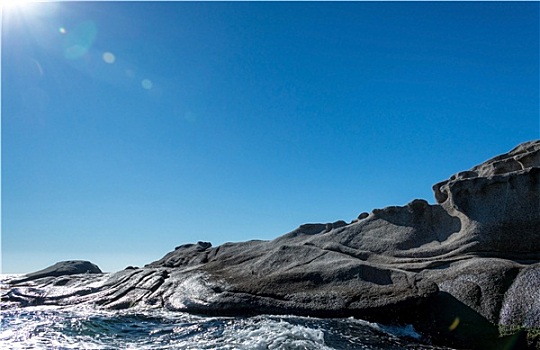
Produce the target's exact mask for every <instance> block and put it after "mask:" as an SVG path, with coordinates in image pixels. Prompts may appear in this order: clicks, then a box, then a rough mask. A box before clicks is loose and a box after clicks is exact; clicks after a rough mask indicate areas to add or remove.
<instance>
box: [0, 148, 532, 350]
mask: <svg viewBox="0 0 540 350" xmlns="http://www.w3.org/2000/svg"><path fill="white" fill-rule="evenodd" d="M433 190H434V193H435V199H436V201H437V203H436V204H433V205H431V204H429V203H428V202H426V201H424V200H413V201H412V202H410V203H409V204H407V205H405V206H392V207H387V208H383V209H375V210H373V212H372V213H369V214H367V213H362V214H360V215H359V217H358V219H355V220H353V221H352V222H351V223H347V222H345V221H336V222H334V223H328V224H304V225H301V226H300V227H298V228H297V229H295V230H293V231H292V232H290V233H287V234H285V235H283V236H281V237H278V238H276V239H274V240H272V241H248V242H242V243H226V244H223V245H221V246H218V247H212V245H211V244H210V243H208V242H198V243H195V244H185V245H181V246H179V247H176V249H175V250H174V251H171V252H170V253H168V254H166V255H165V256H164V257H163V258H161V259H160V260H157V261H154V262H152V263H150V264H148V265H146V266H145V267H144V268H141V269H135V268H131V269H126V270H124V271H120V272H116V273H113V274H102V273H100V272H101V271H98V270H99V268H97V266H96V268H97V270H87V271H78V272H77V273H78V274H72V273H67V272H66V271H65V269H64V270H62V269H61V268H60V266H56V265H55V266H56V267H55V266H53V267H51V268H48V269H46V270H42V271H40V272H36V273H34V274H30V275H28V276H26V277H25V278H23V279H20V280H17V281H12V283H11V285H9V286H8V287H6V288H5V290H4V291H3V300H4V301H7V302H12V303H16V304H17V305H22V306H24V305H35V304H54V305H72V304H94V305H97V306H100V307H106V308H113V309H119V308H129V307H161V308H167V309H170V310H178V311H187V312H195V313H203V314H212V315H246V314H261V313H266V314H297V315H310V316H318V317H344V316H355V317H361V318H364V319H368V320H374V321H379V322H401V323H412V324H414V325H415V327H417V329H419V330H421V331H423V332H425V334H428V335H430V336H431V337H432V338H433V340H434V341H435V342H437V341H444V342H445V343H446V344H451V345H454V346H458V347H459V346H464V347H476V348H483V347H484V346H485V345H486V344H492V343H489V342H493V344H499V343H500V342H503V341H504V338H501V337H500V336H499V330H498V327H499V326H504V327H510V328H512V329H518V328H527V329H531V328H540V299H539V298H540V294H539V292H538V291H539V290H540V229H539V228H540V140H536V141H531V142H527V143H523V144H521V145H519V146H518V147H516V148H514V149H513V150H511V151H510V152H508V153H506V154H503V155H500V156H497V157H495V158H492V159H490V160H488V161H486V162H484V163H482V164H480V165H478V166H475V167H474V168H472V169H470V170H468V171H463V172H460V173H457V174H456V175H453V176H452V177H450V179H448V180H446V181H443V182H440V183H438V184H436V185H434V186H433ZM79 263H80V264H82V263H81V262H79ZM85 263H88V262H85ZM62 264H63V266H67V265H69V263H67V262H64V263H62ZM62 264H61V265H62ZM88 264H90V263H88ZM88 264H85V265H84V266H86V267H88V266H90V265H93V264H90V265H88ZM94 266H95V265H94ZM83 270H84V269H83ZM68 272H69V271H68ZM80 273H82V274H80ZM456 320H458V323H457V326H456V327H454V326H452V327H450V325H456ZM498 342H499V343H498ZM490 346H491V345H490ZM493 346H494V348H496V345H493ZM497 346H498V345H497ZM531 346H535V345H534V344H533V345H531Z"/></svg>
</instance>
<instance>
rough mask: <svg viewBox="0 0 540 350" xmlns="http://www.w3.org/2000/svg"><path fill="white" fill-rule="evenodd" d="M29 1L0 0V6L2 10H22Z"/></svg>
mask: <svg viewBox="0 0 540 350" xmlns="http://www.w3.org/2000/svg"><path fill="white" fill-rule="evenodd" d="M30 2H31V1H30V0H0V7H1V8H2V10H4V11H9V10H13V9H18V10H22V9H23V8H24V7H26V5H28V4H29V3H30Z"/></svg>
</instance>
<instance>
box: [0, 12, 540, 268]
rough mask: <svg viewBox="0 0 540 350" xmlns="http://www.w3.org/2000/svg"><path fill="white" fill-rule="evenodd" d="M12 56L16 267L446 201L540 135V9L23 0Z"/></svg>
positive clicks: (5, 196)
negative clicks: (483, 167)
mask: <svg viewBox="0 0 540 350" xmlns="http://www.w3.org/2000/svg"><path fill="white" fill-rule="evenodd" d="M1 55H2V76H1V81H2V99H1V104H2V109H1V112H2V272H4V273H24V272H30V271H33V270H37V269H41V268H44V267H46V266H48V265H51V264H53V263H55V262H57V261H61V260H68V259H85V260H90V261H92V262H94V263H96V264H97V265H99V266H100V267H101V268H102V269H103V270H105V271H115V270H119V269H123V268H124V267H126V266H128V265H136V266H142V265H144V264H146V263H149V262H151V261H154V260H157V259H159V258H161V257H162V256H163V255H164V254H165V253H167V252H168V251H170V250H172V249H174V247H175V246H177V245H180V244H183V243H188V242H196V241H199V240H202V241H211V242H212V243H213V244H214V245H218V244H221V243H224V242H227V241H243V240H249V239H273V238H275V237H277V236H279V235H282V234H284V233H287V232H289V231H291V230H293V229H295V228H296V227H298V226H299V225H300V224H303V223H306V222H332V221H336V220H339V219H343V220H346V221H350V220H352V219H355V218H356V217H357V215H358V214H359V213H361V212H364V211H371V210H372V209H374V208H382V207H385V206H389V205H404V204H406V203H408V202H410V201H411V200H413V199H415V198H424V199H427V200H428V201H429V202H431V203H433V202H434V199H433V195H432V191H431V186H432V185H433V184H434V183H436V182H438V181H442V180H444V179H446V178H448V177H449V176H451V175H452V174H454V173H456V172H459V171H462V170H466V169H469V168H470V167H472V166H474V165H476V164H478V163H480V162H482V161H484V160H487V159H488V158H491V157H493V156H495V155H497V154H500V153H503V152H506V151H509V150H510V149H511V148H513V147H514V146H516V145H517V144H519V143H521V142H524V141H528V140H531V139H537V138H539V137H540V131H539V128H540V125H539V123H540V122H539V3H538V2H526V3H514V2H459V3H453V2H429V3H426V2H414V3H408V2H407V3H395V2H392V3H386V2H385V3H366V2H359V3H351V2H345V3H331V2H324V3H322V2H316V3H306V2H297V3H282V2H270V3H222V2H205V3H185V2H161V3H150V2H146V3H141V2H131V3H127V2H93V3H91V2H74V3H41V4H28V5H25V6H22V7H20V8H15V7H10V8H7V9H5V10H4V13H3V17H2V52H1Z"/></svg>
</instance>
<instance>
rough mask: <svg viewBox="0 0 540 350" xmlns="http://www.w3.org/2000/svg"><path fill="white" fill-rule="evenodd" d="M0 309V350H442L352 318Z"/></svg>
mask: <svg viewBox="0 0 540 350" xmlns="http://www.w3.org/2000/svg"><path fill="white" fill-rule="evenodd" d="M1 306H2V308H1V310H0V317H1V321H0V349H447V348H443V347H435V346H430V345H426V344H424V343H423V341H422V337H421V335H420V334H418V333H417V332H416V331H415V330H414V328H413V327H412V326H410V325H409V326H407V325H405V326H399V327H398V326H385V325H381V324H377V323H371V322H367V321H363V320H359V319H354V318H345V319H320V318H309V317H297V316H275V315H261V316H254V317H205V316H197V315H191V314H187V313H179V312H170V311H166V310H141V309H139V310H123V311H108V310H101V309H96V308H93V307H89V306H84V307H81V306H78V307H73V306H72V307H53V306H38V307H27V308H19V307H15V306H13V305H10V304H7V303H3V304H2V305H1Z"/></svg>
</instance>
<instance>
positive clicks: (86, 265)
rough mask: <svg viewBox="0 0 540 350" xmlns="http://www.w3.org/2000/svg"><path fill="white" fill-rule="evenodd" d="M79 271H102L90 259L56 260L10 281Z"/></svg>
mask: <svg viewBox="0 0 540 350" xmlns="http://www.w3.org/2000/svg"><path fill="white" fill-rule="evenodd" d="M81 273H102V271H101V270H100V269H99V267H98V266H97V265H95V264H92V263H91V262H90V261H83V260H68V261H61V262H57V263H56V264H54V265H52V266H49V267H47V268H45V269H43V270H39V271H36V272H32V273H29V274H27V275H25V276H24V277H23V278H21V279H17V280H14V281H12V283H21V282H26V281H32V280H36V279H40V278H44V277H58V276H69V275H76V274H81Z"/></svg>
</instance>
